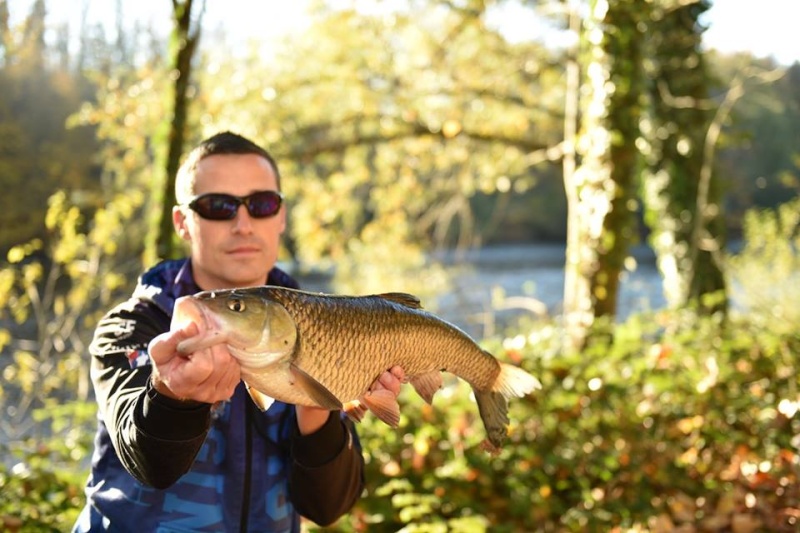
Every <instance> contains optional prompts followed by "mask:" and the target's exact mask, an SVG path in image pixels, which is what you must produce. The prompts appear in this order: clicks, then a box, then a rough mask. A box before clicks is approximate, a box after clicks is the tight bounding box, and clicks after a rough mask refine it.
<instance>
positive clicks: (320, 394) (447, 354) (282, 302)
mask: <svg viewBox="0 0 800 533" xmlns="http://www.w3.org/2000/svg"><path fill="white" fill-rule="evenodd" d="M175 317H176V320H177V321H185V320H190V321H194V322H196V323H198V324H199V327H200V330H201V336H202V337H204V338H206V339H208V338H211V339H214V340H213V342H220V339H219V336H220V335H222V336H223V337H224V339H223V341H224V342H225V343H226V344H227V345H228V347H229V350H230V351H231V354H232V355H234V356H235V357H236V358H237V359H238V360H239V363H240V366H241V373H242V379H243V380H244V381H245V382H246V383H247V384H248V386H249V387H250V388H251V395H253V397H254V400H256V402H257V403H259V405H261V406H262V408H265V407H266V406H265V405H263V404H264V400H263V398H262V397H261V395H259V394H257V393H253V392H252V390H253V389H255V390H256V391H258V392H259V393H261V394H263V395H266V396H268V397H270V398H274V399H277V400H280V401H283V402H287V403H293V404H299V405H309V406H317V407H324V408H327V409H341V408H342V406H343V404H345V403H347V402H352V401H354V400H360V401H363V402H364V403H365V404H366V405H367V406H368V407H369V408H370V409H371V410H373V411H374V412H375V413H376V414H377V415H378V416H379V417H380V418H381V419H383V420H385V421H386V422H387V423H390V424H392V425H395V424H396V423H397V419H398V418H399V411H397V412H394V411H395V409H394V408H393V406H396V400H395V398H394V395H391V394H390V395H389V397H388V398H387V397H386V396H383V397H377V396H375V395H373V394H372V393H369V387H370V386H371V384H372V383H373V382H374V381H375V380H376V379H377V378H378V376H380V375H381V373H383V372H384V371H386V370H387V369H389V368H391V367H393V366H400V367H402V368H403V370H404V372H405V374H406V376H407V378H408V381H409V382H411V384H412V385H413V386H414V388H415V389H416V390H417V392H419V393H420V395H421V396H422V397H423V398H425V399H426V401H428V402H430V401H431V400H432V397H433V394H434V393H435V392H436V390H438V388H440V387H441V372H450V373H453V374H455V375H456V376H458V377H460V378H461V379H464V380H465V381H467V382H468V383H469V384H470V385H471V386H472V388H473V390H474V392H475V397H476V400H477V402H478V406H479V409H480V412H481V417H482V419H483V421H484V425H485V426H486V429H487V432H488V437H489V441H490V443H491V445H492V446H493V447H496V446H499V445H500V442H501V441H502V439H503V438H504V437H505V435H506V426H507V424H508V417H507V406H506V400H507V398H509V397H512V396H523V395H525V394H528V393H530V392H532V391H533V390H534V389H535V388H538V386H539V384H538V381H537V380H536V379H535V378H534V377H533V376H531V375H530V374H528V373H526V372H525V371H523V370H522V369H519V368H516V367H513V366H510V365H506V364H502V363H500V362H499V361H497V359H495V358H494V357H493V356H492V355H491V354H489V353H487V352H486V351H484V350H483V349H482V348H481V347H480V346H478V345H477V344H476V343H475V341H473V340H472V339H471V338H470V337H469V336H468V335H466V334H465V333H464V332H463V331H461V330H460V329H458V328H457V327H455V326H453V325H452V324H450V323H448V322H447V321H445V320H442V319H441V318H439V317H437V316H435V315H434V314H432V313H429V312H427V311H424V310H422V309H421V308H420V305H419V300H418V299H417V298H416V297H414V296H411V295H408V294H401V293H390V294H382V295H372V296H339V295H326V294H318V293H310V292H304V291H299V290H293V289H286V288H281V287H272V286H264V287H254V288H248V289H232V290H225V291H207V292H203V293H199V294H196V295H194V296H190V297H186V298H182V299H180V300H179V301H178V302H177V303H176V309H175ZM198 342H200V341H198ZM203 342H206V341H203ZM193 344H194V347H193ZM198 345H199V344H197V343H193V341H192V340H190V341H189V343H188V345H186V346H184V349H185V350H186V351H191V350H192V349H196V347H197V346H198ZM383 392H384V393H385V392H386V391H383ZM386 402H388V405H387V404H386ZM392 403H393V406H392Z"/></svg>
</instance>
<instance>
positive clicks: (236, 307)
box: [228, 298, 247, 313]
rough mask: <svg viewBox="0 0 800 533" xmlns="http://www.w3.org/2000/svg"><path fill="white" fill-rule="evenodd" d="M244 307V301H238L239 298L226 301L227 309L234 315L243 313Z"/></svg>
mask: <svg viewBox="0 0 800 533" xmlns="http://www.w3.org/2000/svg"><path fill="white" fill-rule="evenodd" d="M246 307H247V306H246V305H244V300H240V299H239V298H231V299H230V300H228V309H230V310H231V311H233V312H234V313H243V312H244V310H245V308H246Z"/></svg>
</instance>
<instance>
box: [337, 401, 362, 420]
mask: <svg viewBox="0 0 800 533" xmlns="http://www.w3.org/2000/svg"><path fill="white" fill-rule="evenodd" d="M342 409H343V410H344V412H345V414H346V415H347V416H348V417H349V418H350V420H352V421H353V422H361V421H362V420H364V415H365V414H367V406H366V405H364V404H363V403H361V402H360V401H358V400H353V401H352V402H345V404H344V405H343V406H342Z"/></svg>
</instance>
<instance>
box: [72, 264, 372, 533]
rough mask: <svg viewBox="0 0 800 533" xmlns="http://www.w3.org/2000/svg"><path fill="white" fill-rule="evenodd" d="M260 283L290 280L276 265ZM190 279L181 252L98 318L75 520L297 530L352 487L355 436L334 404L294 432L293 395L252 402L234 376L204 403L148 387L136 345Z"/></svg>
mask: <svg viewBox="0 0 800 533" xmlns="http://www.w3.org/2000/svg"><path fill="white" fill-rule="evenodd" d="M268 283H269V284H271V285H280V286H284V287H292V288H296V287H297V283H296V282H295V281H294V280H293V279H292V278H291V277H290V276H289V275H287V274H286V273H284V272H283V271H281V270H280V269H278V268H274V269H273V270H272V271H271V272H270V275H269V279H268ZM198 290H199V288H198V287H197V286H196V284H195V282H194V280H193V278H192V273H191V264H190V263H189V262H188V261H187V260H177V261H165V262H163V263H160V264H159V265H157V266H156V267H154V268H153V269H151V270H150V271H148V272H147V273H145V274H144V275H143V276H142V278H141V279H140V280H139V284H138V286H137V288H136V290H135V292H134V294H133V296H132V298H131V299H130V300H128V301H127V302H125V303H124V304H122V305H120V306H118V307H116V308H115V309H113V310H112V311H111V312H109V313H108V314H107V315H106V316H105V317H104V318H103V319H102V320H101V321H100V323H99V325H98V327H97V330H96V332H95V338H94V341H93V342H92V345H91V347H90V352H91V356H92V366H91V377H92V382H93V384H94V389H95V394H96V397H97V402H98V407H99V409H98V430H97V435H96V436H95V450H94V454H93V457H92V468H91V473H90V475H89V479H88V481H87V484H86V498H87V503H86V507H85V508H84V509H83V511H82V513H81V515H80V518H79V519H78V521H77V523H76V524H75V527H74V531H76V532H85V531H159V532H171V531H263V532H297V531H299V529H300V516H299V515H303V516H305V517H307V518H309V519H311V520H313V521H314V522H317V523H318V524H328V523H331V522H333V521H335V520H336V519H337V518H338V517H339V516H341V515H342V514H344V513H345V512H347V511H348V510H349V509H350V508H351V507H352V505H353V504H354V503H355V501H356V500H357V498H358V496H359V494H360V493H361V490H362V488H363V483H364V481H363V467H364V462H363V458H362V456H361V449H360V445H359V443H358V438H357V436H356V433H355V430H354V428H353V426H352V424H351V423H350V422H349V421H347V420H345V419H343V418H342V417H341V416H339V414H338V413H333V414H332V415H331V417H330V418H329V420H328V422H327V423H326V424H325V425H324V426H323V427H322V428H321V429H320V430H319V431H318V432H316V433H314V434H313V435H307V436H301V435H300V434H299V432H298V430H297V424H296V417H295V409H294V407H293V406H290V405H287V404H284V403H281V402H275V403H274V404H273V405H272V406H271V407H270V408H269V409H268V410H267V411H266V412H264V413H262V412H261V411H259V410H258V408H256V407H255V405H254V404H253V402H252V401H251V400H250V398H249V396H248V394H247V392H246V390H245V389H244V386H243V384H241V383H240V384H239V386H238V387H237V389H236V392H235V394H234V395H233V397H232V398H231V399H230V401H227V402H223V403H221V404H219V405H215V406H211V405H209V404H202V403H187V402H178V401H175V400H171V399H170V398H167V397H165V396H162V395H160V394H158V393H157V392H156V391H155V389H153V388H152V386H151V384H150V371H151V367H150V360H149V357H148V355H147V346H148V344H149V342H150V340H151V339H152V338H153V337H155V336H156V335H158V334H160V333H163V332H165V331H167V330H168V329H169V324H170V320H171V315H172V307H173V304H174V302H175V300H176V299H177V298H179V297H180V296H184V295H187V294H194V293H195V292H197V291H198ZM348 432H350V435H348Z"/></svg>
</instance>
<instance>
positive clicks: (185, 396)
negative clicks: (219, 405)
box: [148, 324, 241, 403]
mask: <svg viewBox="0 0 800 533" xmlns="http://www.w3.org/2000/svg"><path fill="white" fill-rule="evenodd" d="M196 334H197V326H196V325H194V324H190V325H188V326H187V327H185V328H183V329H178V330H174V331H168V332H166V333H162V334H161V335H159V336H158V337H156V338H154V339H153V340H152V341H150V346H149V349H148V351H149V353H150V360H151V362H152V364H153V375H152V380H153V386H154V387H155V389H156V390H157V391H158V392H159V393H160V394H163V395H165V396H168V397H170V398H174V399H177V400H194V401H197V402H205V403H215V402H218V401H224V400H228V399H230V397H231V396H233V391H234V389H235V388H236V385H238V384H239V381H240V380H241V374H240V370H239V363H238V362H237V361H236V359H234V358H233V357H232V356H231V354H230V353H229V352H228V349H227V348H226V347H225V346H224V345H222V344H216V345H214V346H211V347H209V348H205V349H202V350H198V351H196V352H194V353H191V354H180V353H178V350H177V347H178V343H179V342H181V341H183V340H185V339H188V338H190V337H193V336H194V335H196Z"/></svg>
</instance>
